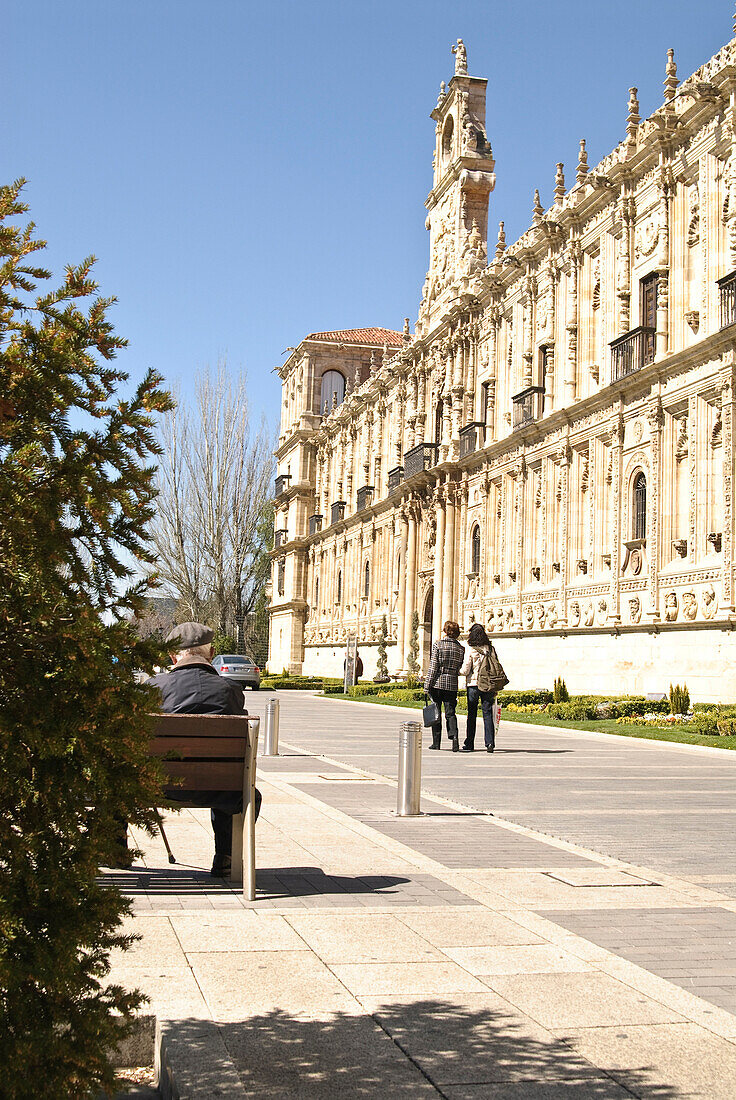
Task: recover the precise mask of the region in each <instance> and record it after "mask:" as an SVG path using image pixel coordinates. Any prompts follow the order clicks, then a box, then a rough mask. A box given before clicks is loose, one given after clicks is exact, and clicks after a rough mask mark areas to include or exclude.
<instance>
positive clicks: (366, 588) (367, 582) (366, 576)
mask: <svg viewBox="0 0 736 1100" xmlns="http://www.w3.org/2000/svg"><path fill="white" fill-rule="evenodd" d="M370 594H371V565H370V562H366V563H365V569H364V570H363V597H364V599H366V600H367V599H368V597H369V596H370Z"/></svg>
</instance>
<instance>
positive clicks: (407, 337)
mask: <svg viewBox="0 0 736 1100" xmlns="http://www.w3.org/2000/svg"><path fill="white" fill-rule="evenodd" d="M403 335H404V343H405V344H410V343H411V330H410V328H409V318H408V317H405V318H404V333H403Z"/></svg>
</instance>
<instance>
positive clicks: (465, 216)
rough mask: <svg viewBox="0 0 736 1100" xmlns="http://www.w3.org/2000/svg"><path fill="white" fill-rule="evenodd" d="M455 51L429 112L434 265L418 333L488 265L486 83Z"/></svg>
mask: <svg viewBox="0 0 736 1100" xmlns="http://www.w3.org/2000/svg"><path fill="white" fill-rule="evenodd" d="M452 50H453V53H454V54H455V75H454V76H453V78H452V80H451V81H450V85H449V87H448V88H447V89H446V88H445V85H444V83H443V84H442V85H441V87H440V94H439V98H438V100H437V106H436V107H435V109H434V110H433V111H432V114H431V117H432V118H433V119H434V120H435V123H436V126H435V135H436V139H435V151H434V157H433V167H434V179H433V186H432V190H431V191H430V193H429V196H428V197H427V201H426V203H425V205H426V207H427V209H428V210H429V214H428V215H427V220H426V223H425V224H426V227H427V229H428V230H429V233H430V263H429V271H428V273H427V279H426V282H425V284H424V293H423V296H422V304H421V307H420V310H419V324H418V326H417V327H418V331H419V332H420V333H421V332H424V331H428V330H429V329H431V328H432V326H433V322H434V320H435V318H439V316H440V314H441V313H442V312H443V311H444V307H445V305H446V303H447V302H448V301H449V300H450V299H451V298H453V297H455V296H456V295H457V294H459V293H462V291H463V289H464V287H463V283H465V286H467V283H468V280H469V279H470V278H471V277H472V276H473V275H474V274H475V273H476V272H477V271H479V270H481V269H482V268H483V267H485V266H486V264H487V262H488V260H487V234H488V196H489V194H490V193H491V191H492V190H493V188H494V185H495V182H496V177H495V174H494V171H493V169H494V167H495V162H494V160H493V151H492V149H491V144H490V142H489V141H488V138H487V136H486V128H485V126H486V86H487V84H488V81H487V80H484V79H481V78H479V77H473V76H468V65H467V54H466V51H465V46H464V44H463V40H462V39H461V38H459V39H458V40H457V45H456V46H453V48H452ZM450 290H452V293H450Z"/></svg>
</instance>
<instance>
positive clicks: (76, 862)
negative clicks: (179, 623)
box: [0, 181, 170, 1100]
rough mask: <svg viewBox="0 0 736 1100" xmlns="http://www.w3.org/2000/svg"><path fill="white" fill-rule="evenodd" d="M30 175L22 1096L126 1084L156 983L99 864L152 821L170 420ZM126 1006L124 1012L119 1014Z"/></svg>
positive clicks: (3, 779) (15, 708) (17, 536)
mask: <svg viewBox="0 0 736 1100" xmlns="http://www.w3.org/2000/svg"><path fill="white" fill-rule="evenodd" d="M22 183H23V181H17V182H16V183H14V184H13V185H11V186H6V187H1V188H0V515H2V523H1V524H0V654H1V656H0V660H1V661H2V676H0V758H1V759H2V771H1V772H0V1065H2V1067H3V1085H2V1092H3V1096H4V1097H6V1098H7V1100H20V1098H25V1097H31V1096H37V1095H39V1092H42V1093H43V1095H45V1096H51V1097H62V1096H63V1097H72V1096H74V1097H83V1096H86V1095H88V1094H89V1093H90V1092H91V1093H92V1094H94V1092H95V1091H96V1090H98V1089H99V1088H101V1087H104V1088H110V1087H111V1085H112V1081H113V1072H112V1070H111V1068H110V1066H109V1064H108V1055H109V1052H110V1050H111V1048H112V1047H113V1046H114V1044H115V1041H116V1038H117V1037H118V1036H119V1028H118V1027H117V1026H116V1020H115V1016H116V1015H117V1014H122V1017H123V1021H125V1020H126V1018H129V1017H130V1014H131V1012H132V1011H133V1010H134V1009H135V1008H136V1007H137V1006H138V1005H139V1004H140V1002H141V999H142V998H141V996H140V995H139V994H137V993H136V992H126V991H125V990H123V989H122V988H121V987H120V986H116V985H109V984H107V982H106V974H107V973H108V970H109V964H108V955H109V951H110V949H111V948H112V947H115V946H126V944H127V943H129V942H130V937H124V936H122V935H121V934H120V933H119V930H118V929H119V923H120V920H121V917H122V915H123V914H124V913H125V912H126V911H127V909H128V903H127V902H126V901H125V899H124V898H123V897H122V895H121V894H120V892H119V891H118V890H117V889H116V888H114V887H113V886H110V885H104V884H102V883H101V882H100V881H99V880H98V867H99V866H100V865H106V866H109V865H110V864H111V863H113V862H114V861H115V859H116V854H117V857H119V855H120V849H119V847H118V845H117V843H116V841H117V838H118V837H119V834H120V821H121V820H127V821H131V822H133V823H134V824H136V825H139V826H142V827H145V828H148V829H152V828H153V826H154V821H155V819H154V810H153V807H154V806H155V805H156V802H157V799H158V797H159V795H158V791H159V784H158V769H157V767H156V766H154V765H153V764H152V763H151V762H150V761H149V759H148V752H147V750H148V742H149V737H150V732H151V724H150V723H151V720H150V719H149V718H148V717H147V712H148V711H149V710H151V709H153V707H154V706H155V703H154V702H153V700H152V698H151V692H150V689H148V688H145V687H143V686H140V685H138V684H137V683H136V682H135V679H134V675H133V673H134V670H135V669H138V668H145V667H146V666H150V665H151V663H152V661H153V658H154V653H155V650H154V649H153V648H152V644H151V643H150V642H145V641H142V640H140V639H139V638H138V637H137V635H136V633H135V631H134V629H133V628H132V626H131V624H130V622H129V621H127V620H128V619H130V617H131V615H132V614H134V613H136V612H140V610H141V609H142V606H143V599H144V596H145V592H146V588H145V585H144V584H135V583H133V581H132V579H131V572H130V566H129V565H128V564H126V562H130V561H132V560H133V559H134V558H138V559H139V560H143V561H147V560H150V554H149V552H148V549H147V544H146V537H145V530H146V525H147V523H148V521H149V520H150V518H151V515H152V510H153V503H154V495H155V494H154V488H153V474H154V468H153V467H152V466H151V465H150V464H149V460H150V456H151V454H152V453H154V452H155V450H156V446H155V442H154V436H153V427H154V419H155V416H156V414H157V413H158V412H160V411H162V410H164V409H166V408H168V407H169V405H170V399H169V397H168V395H167V394H166V393H164V392H162V390H161V388H160V381H161V380H160V378H159V377H158V376H157V375H156V374H155V373H153V372H149V373H148V375H147V376H146V377H145V379H144V380H143V381H142V382H141V384H140V385H139V386H138V388H137V390H136V391H135V392H134V393H133V395H132V397H131V398H130V399H129V400H124V399H123V398H122V397H120V396H119V393H118V391H119V388H120V386H121V384H122V383H123V382H125V380H126V378H127V375H125V374H124V373H123V372H122V371H120V370H119V369H115V368H114V367H113V366H112V365H111V361H112V360H113V359H114V357H115V355H116V353H117V351H118V350H119V349H120V348H121V347H123V346H124V344H125V341H124V340H122V339H120V338H119V337H118V336H116V335H115V333H114V330H113V327H112V325H111V323H110V321H109V320H108V318H107V310H108V307H109V306H110V304H111V303H112V301H114V299H104V298H101V297H99V296H98V295H97V285H96V283H95V282H94V280H93V278H92V275H91V271H92V265H93V262H94V261H93V258H92V257H90V258H88V259H86V260H84V261H83V262H82V263H81V264H80V265H79V266H77V267H67V268H66V272H65V277H64V279H63V281H62V283H61V286H60V287H58V289H56V290H45V292H44V293H38V292H37V290H36V287H37V283H38V282H39V281H40V280H47V279H49V278H50V273H49V272H48V271H46V270H44V269H43V268H41V267H39V266H36V265H35V263H34V262H33V258H32V257H33V254H34V253H36V252H37V251H38V250H39V249H41V248H42V247H43V245H44V242H42V241H37V240H35V239H34V227H33V225H32V223H29V224H24V223H25V218H24V215H25V213H26V210H27V207H26V206H25V204H24V203H22V202H21V201H20V197H19V196H20V191H21V187H22ZM118 1022H119V1021H118Z"/></svg>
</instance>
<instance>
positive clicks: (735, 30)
mask: <svg viewBox="0 0 736 1100" xmlns="http://www.w3.org/2000/svg"><path fill="white" fill-rule="evenodd" d="M733 33H734V35H736V12H734V13H733Z"/></svg>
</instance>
